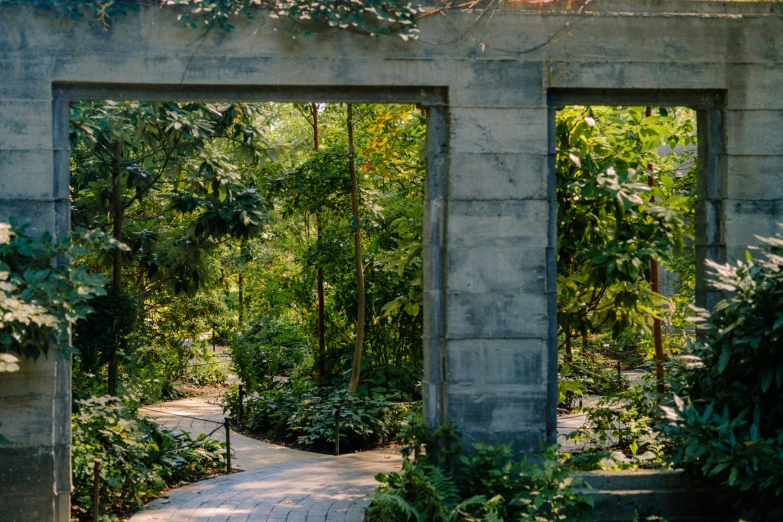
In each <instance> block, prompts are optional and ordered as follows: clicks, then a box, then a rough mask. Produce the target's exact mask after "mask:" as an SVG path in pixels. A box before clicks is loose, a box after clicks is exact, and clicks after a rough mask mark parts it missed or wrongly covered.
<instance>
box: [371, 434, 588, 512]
mask: <svg viewBox="0 0 783 522" xmlns="http://www.w3.org/2000/svg"><path fill="white" fill-rule="evenodd" d="M458 438H459V432H458V431H457V430H456V429H455V428H454V427H453V426H451V425H447V426H443V427H441V428H440V429H439V430H437V431H436V432H435V433H430V432H429V431H428V430H427V429H426V428H424V427H423V426H421V424H418V425H417V423H416V422H414V423H412V424H411V425H409V426H408V427H407V428H406V430H405V431H404V432H403V434H402V437H401V440H402V441H403V442H404V443H406V449H405V451H404V455H405V456H406V457H408V456H410V455H414V458H413V459H412V460H411V459H408V458H406V459H405V460H404V461H403V469H402V473H390V474H388V475H384V474H380V475H378V476H377V477H376V479H377V480H378V481H379V482H381V483H382V484H383V485H382V486H379V487H378V488H377V489H376V492H375V494H374V497H373V498H374V504H373V506H372V507H371V508H370V510H369V512H368V518H369V519H370V520H379V521H389V522H391V521H406V522H407V521H412V520H415V521H417V522H425V521H426V522H429V521H433V522H453V521H456V520H484V521H487V522H489V521H500V520H536V521H542V522H543V521H549V520H552V521H554V520H586V519H589V518H590V516H591V511H592V499H591V498H590V497H589V496H587V495H586V494H585V493H583V492H580V491H579V489H578V488H580V487H582V488H583V487H586V485H585V484H584V483H583V482H581V481H579V480H575V479H573V478H572V477H570V476H569V470H568V468H567V467H566V466H565V465H564V464H562V463H561V462H560V461H559V459H558V456H557V453H556V447H555V446H550V447H546V448H544V449H543V450H542V451H541V452H539V453H536V454H534V455H531V457H530V459H529V460H528V458H527V457H523V458H522V459H521V460H516V459H515V458H514V453H513V451H512V449H511V445H510V444H506V445H501V446H489V445H484V444H475V445H474V447H473V450H472V451H471V452H469V453H465V454H463V452H462V449H461V446H460V444H459V441H458ZM436 440H437V444H436ZM422 445H426V447H427V452H426V453H424V452H422V451H421V446H422ZM436 448H439V449H436Z"/></svg>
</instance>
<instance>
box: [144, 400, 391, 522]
mask: <svg viewBox="0 0 783 522" xmlns="http://www.w3.org/2000/svg"><path fill="white" fill-rule="evenodd" d="M150 408H151V409H154V410H157V411H149V410H146V411H145V410H142V413H144V414H145V415H147V416H148V417H149V418H151V419H153V420H155V421H156V422H159V423H160V424H163V425H165V426H167V427H175V426H178V427H180V428H182V429H183V430H186V431H190V432H191V433H192V434H193V435H197V434H198V433H208V432H209V431H211V429H209V430H208V431H205V430H206V429H207V428H210V426H211V425H210V423H201V422H200V421H197V420H192V419H186V418H183V417H178V416H177V415H176V414H180V415H191V416H194V417H199V418H202V419H208V420H214V421H222V419H223V410H222V408H221V407H220V406H219V405H218V404H217V402H216V398H215V397H209V396H207V397H193V398H188V399H182V400H179V401H173V402H168V403H163V404H158V405H155V406H151V407H150ZM218 435H219V436H218ZM215 438H217V439H221V440H224V439H225V435H224V434H223V432H222V430H218V432H216V433H215ZM231 447H232V448H233V449H234V451H235V456H234V457H232V465H235V466H236V467H237V468H239V469H242V470H245V471H243V472H241V473H233V474H231V475H223V476H218V477H217V478H211V479H207V480H204V481H201V482H198V483H194V484H190V485H187V486H184V487H181V488H178V489H174V490H171V491H170V492H169V493H168V495H166V496H165V497H161V498H159V499H157V500H154V501H152V502H150V503H149V504H147V506H145V507H144V509H143V510H142V511H140V512H138V513H136V514H135V515H133V516H132V517H131V518H130V522H152V521H155V522H163V521H165V522H185V521H199V522H207V521H209V522H217V521H220V522H228V521H231V522H235V521H243V522H245V521H246V522H250V521H254V522H255V521H259V522H262V521H263V522H272V521H286V522H313V521H319V522H338V521H339V522H361V521H362V520H364V512H365V510H366V509H367V506H368V505H369V504H370V500H369V497H368V494H369V493H371V492H372V491H373V489H375V487H376V485H377V482H376V481H375V478H374V477H375V475H376V474H378V473H389V472H391V471H397V470H399V469H400V467H401V462H402V458H401V456H400V454H399V452H397V451H395V450H392V449H383V450H376V451H368V452H363V453H354V454H349V455H342V456H340V457H333V456H328V455H319V454H314V453H307V452H304V451H298V450H294V449H290V448H285V447H282V446H277V445H274V444H269V443H266V442H263V441H259V440H255V439H252V438H249V437H245V436H242V435H240V434H238V433H233V432H232V433H231Z"/></svg>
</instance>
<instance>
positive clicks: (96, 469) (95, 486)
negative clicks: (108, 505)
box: [92, 459, 101, 522]
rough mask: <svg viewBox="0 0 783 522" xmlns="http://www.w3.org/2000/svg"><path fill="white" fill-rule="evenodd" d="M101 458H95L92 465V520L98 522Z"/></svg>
mask: <svg viewBox="0 0 783 522" xmlns="http://www.w3.org/2000/svg"><path fill="white" fill-rule="evenodd" d="M100 490H101V459H95V460H94V461H93V467H92V522H98V512H99V511H100Z"/></svg>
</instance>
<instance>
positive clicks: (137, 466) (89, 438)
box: [72, 396, 225, 520]
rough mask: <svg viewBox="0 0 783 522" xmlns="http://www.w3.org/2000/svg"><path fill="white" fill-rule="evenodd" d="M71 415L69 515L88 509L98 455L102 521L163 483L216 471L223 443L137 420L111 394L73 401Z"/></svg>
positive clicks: (146, 497) (144, 498) (82, 515)
mask: <svg viewBox="0 0 783 522" xmlns="http://www.w3.org/2000/svg"><path fill="white" fill-rule="evenodd" d="M77 406H78V412H77V413H75V414H74V415H73V446H72V459H73V460H72V462H73V484H74V491H73V497H72V499H73V506H72V510H73V516H74V517H75V518H76V519H78V520H86V519H87V517H88V516H89V515H90V514H91V513H92V485H93V466H94V461H95V459H101V469H100V476H101V489H100V510H101V516H102V520H116V518H117V517H116V514H117V513H120V512H123V511H128V510H133V509H137V508H139V507H141V506H142V505H143V504H144V502H146V501H147V500H149V499H150V498H151V497H154V496H156V495H157V494H159V493H160V492H161V490H162V489H163V488H165V487H166V486H167V485H170V484H173V483H176V482H178V481H180V480H188V481H189V480H193V479H195V478H199V477H201V476H203V475H205V474H206V473H209V472H212V471H215V470H217V469H219V468H220V467H221V466H222V465H223V463H222V460H223V455H224V452H225V450H224V448H225V444H224V443H222V442H218V441H215V440H210V439H208V438H206V436H204V435H203V434H201V435H199V436H198V437H196V438H192V437H191V436H190V435H189V434H188V433H185V432H182V431H172V430H168V429H166V428H162V427H160V426H158V425H157V424H155V423H153V422H151V421H148V420H145V419H141V418H139V417H138V416H137V413H136V412H135V411H134V410H132V409H131V408H129V407H127V406H125V405H124V404H123V403H122V401H120V399H118V398H116V397H109V396H106V397H99V398H94V399H89V400H84V401H77Z"/></svg>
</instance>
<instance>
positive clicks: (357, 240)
mask: <svg viewBox="0 0 783 522" xmlns="http://www.w3.org/2000/svg"><path fill="white" fill-rule="evenodd" d="M355 154H356V151H355V148H354V142H353V104H351V103H349V104H348V168H349V169H350V172H351V208H352V210H353V245H354V249H353V250H354V261H355V263H356V287H357V291H358V297H359V310H358V313H357V319H356V346H355V347H354V351H353V366H352V368H351V382H350V383H349V384H348V393H356V389H357V388H358V387H359V372H360V371H361V367H362V341H363V340H364V304H365V297H364V267H363V266H362V235H361V233H362V228H361V226H360V223H359V184H358V181H357V179H356V158H355Z"/></svg>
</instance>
